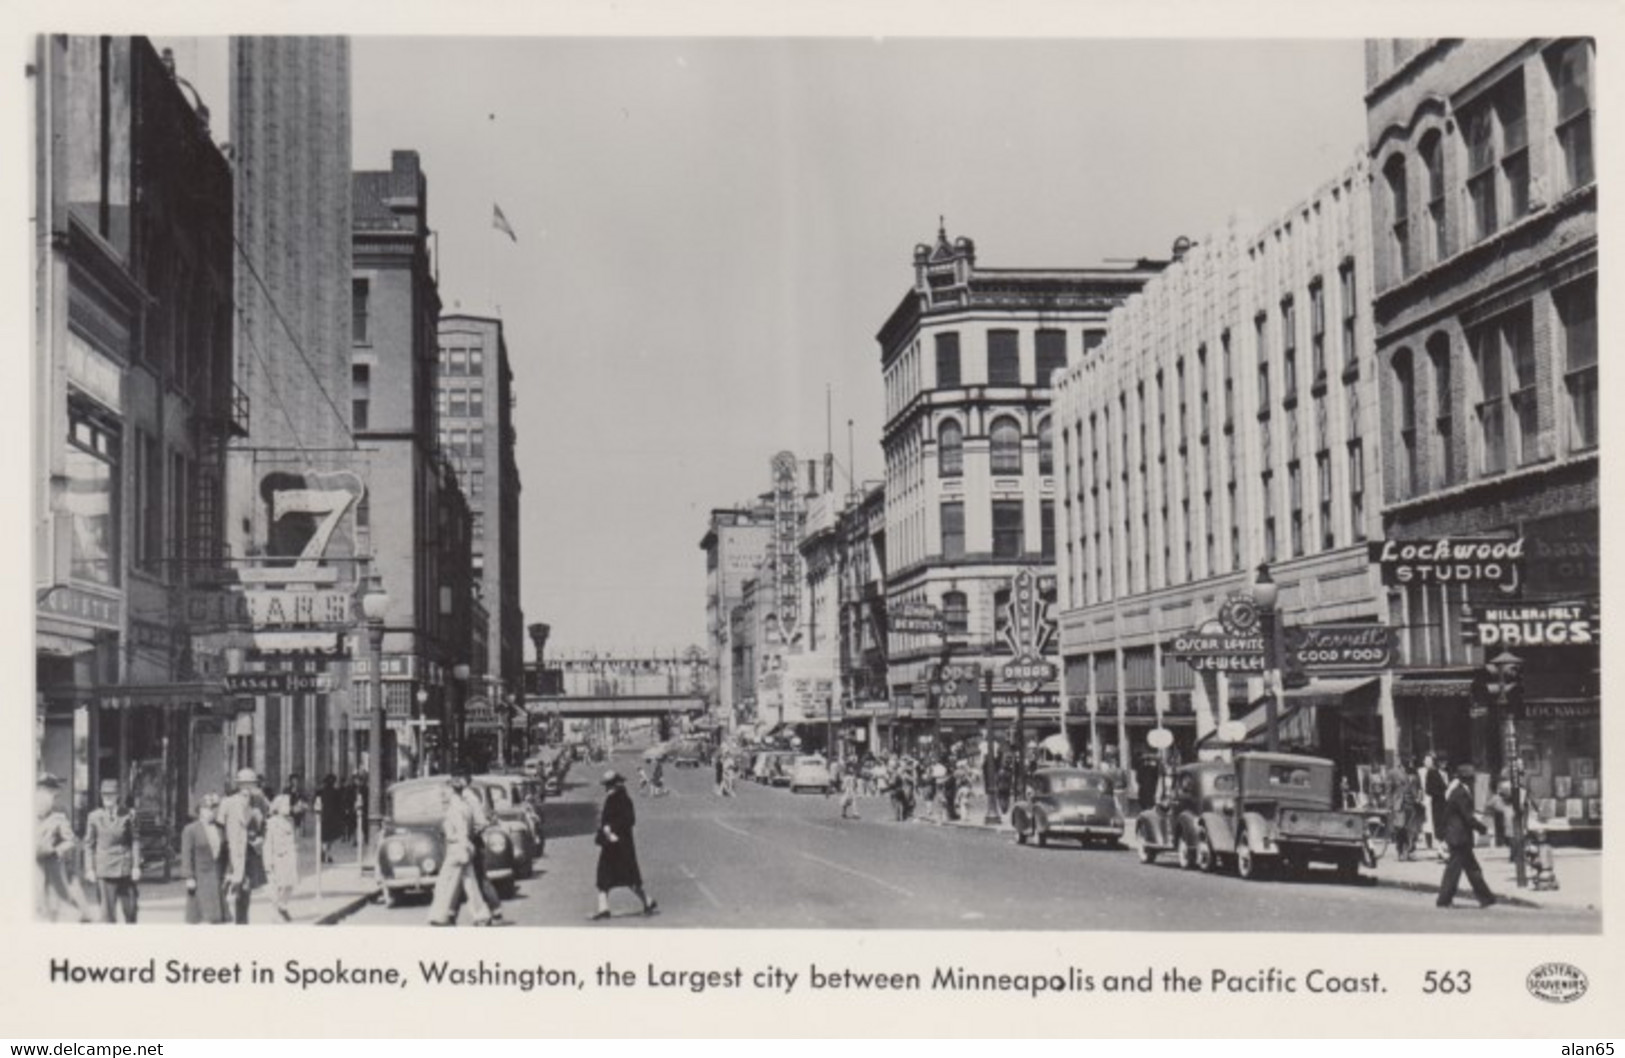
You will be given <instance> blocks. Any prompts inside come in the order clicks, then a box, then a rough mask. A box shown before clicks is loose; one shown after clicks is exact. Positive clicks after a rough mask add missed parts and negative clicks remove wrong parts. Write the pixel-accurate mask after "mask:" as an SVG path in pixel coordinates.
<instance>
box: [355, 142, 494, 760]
mask: <svg viewBox="0 0 1625 1058" xmlns="http://www.w3.org/2000/svg"><path fill="white" fill-rule="evenodd" d="M352 212H353V223H354V229H355V232H354V240H355V241H354V250H353V256H354V269H355V271H354V278H353V281H352V286H351V297H352V310H351V315H352V334H351V373H352V375H351V397H352V413H351V414H352V418H353V421H354V423H355V426H354V432H355V437H356V441H357V443H358V444H360V445H361V447H362V448H363V449H364V450H365V461H364V463H363V465H364V467H365V468H366V474H365V476H366V482H367V495H366V498H365V500H364V501H363V502H362V505H361V512H360V517H359V518H358V519H357V520H358V523H359V530H358V547H359V550H360V551H361V553H362V554H365V555H370V556H372V563H371V565H372V569H373V570H374V572H375V573H376V575H377V576H379V577H380V578H381V586H382V588H383V589H384V591H385V592H387V593H388V595H389V608H388V614H387V616H386V617H385V619H384V647H383V682H384V699H385V709H386V713H387V716H388V731H387V732H386V745H385V747H384V750H383V754H382V764H383V767H384V768H385V770H386V772H387V773H388V774H389V775H396V774H399V773H400V772H401V771H402V770H404V769H407V768H412V767H421V766H423V763H424V760H425V756H426V754H431V755H436V756H438V757H439V758H440V762H441V763H442V764H445V763H449V762H450V758H451V756H452V755H453V753H454V752H455V750H456V748H457V747H455V746H452V745H451V743H452V741H454V737H455V732H456V730H457V728H458V726H459V725H458V709H459V706H460V705H461V699H462V698H463V697H464V695H466V693H467V691H468V688H467V687H466V686H464V685H462V681H460V680H456V679H455V678H454V677H455V674H456V672H457V670H458V668H459V667H460V666H466V665H471V663H472V659H471V657H470V654H471V651H472V645H471V642H470V636H469V611H470V607H471V605H472V602H473V586H472V579H471V576H470V572H471V571H470V555H471V548H470V517H469V509H468V504H467V502H466V501H465V499H464V498H463V493H462V489H461V488H460V487H459V485H458V482H457V473H456V471H455V470H453V469H452V467H451V463H450V462H449V461H448V459H447V458H446V456H445V454H444V453H443V452H442V451H441V449H440V444H439V430H438V428H437V426H436V422H435V380H436V377H437V376H438V373H439V359H440V352H439V350H440V346H439V337H438V335H439V317H440V295H439V293H438V289H437V283H436V279H435V274H434V270H433V267H432V264H431V261H430V257H429V223H428V181H427V179H426V178H425V176H424V174H423V171H422V170H421V168H419V165H418V156H417V152H415V151H395V152H394V154H393V156H392V158H391V166H390V168H389V169H387V170H382V171H368V172H357V173H356V174H355V176H354V198H353V205H352ZM355 669H356V675H357V679H356V682H357V688H356V701H357V703H358V707H362V708H364V707H365V704H366V702H367V701H368V697H367V688H366V686H365V685H366V683H367V681H368V680H369V679H370V678H371V664H370V659H368V658H365V657H359V658H357V660H356V664H355ZM424 725H428V728H426V727H425V726H424ZM358 726H359V729H360V730H359V734H360V735H361V737H362V738H363V739H364V738H365V736H366V726H365V724H364V723H362V724H360V725H358ZM430 729H432V730H433V735H432V736H431V735H430V734H429V730H430Z"/></svg>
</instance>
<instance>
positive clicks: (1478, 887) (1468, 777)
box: [1434, 764, 1495, 907]
mask: <svg viewBox="0 0 1625 1058" xmlns="http://www.w3.org/2000/svg"><path fill="white" fill-rule="evenodd" d="M1472 781H1473V766H1472V765H1471V764H1458V765H1456V778H1455V781H1454V782H1452V783H1451V784H1450V785H1449V787H1448V788H1447V789H1446V790H1445V795H1444V808H1443V810H1442V813H1441V814H1442V815H1443V819H1442V820H1438V819H1436V820H1435V821H1434V824H1435V826H1436V827H1437V828H1438V832H1439V838H1440V840H1442V841H1443V842H1444V843H1445V845H1446V846H1448V847H1449V849H1450V858H1449V860H1447V861H1446V863H1445V867H1444V877H1443V878H1442V879H1440V881H1439V899H1438V906H1440V907H1449V906H1450V905H1451V903H1452V902H1453V901H1454V900H1455V899H1456V889H1457V888H1458V887H1459V886H1460V885H1461V875H1462V872H1463V871H1465V872H1467V882H1468V884H1470V885H1471V886H1472V887H1473V895H1474V896H1476V897H1477V898H1478V906H1479V907H1489V906H1490V905H1491V904H1493V903H1495V894H1494V893H1492V892H1490V887H1489V886H1488V885H1487V884H1485V882H1484V871H1483V869H1482V868H1480V867H1479V865H1478V857H1477V856H1476V855H1474V854H1473V836H1474V835H1475V834H1482V833H1484V832H1485V831H1487V830H1488V829H1489V828H1488V827H1486V826H1485V825H1484V823H1483V822H1482V821H1481V820H1480V819H1479V818H1478V816H1477V815H1476V814H1475V813H1474V812H1473V792H1472V790H1471V789H1470V788H1469V784H1470V783H1471V782H1472Z"/></svg>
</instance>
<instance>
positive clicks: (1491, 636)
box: [1475, 605, 1598, 648]
mask: <svg viewBox="0 0 1625 1058" xmlns="http://www.w3.org/2000/svg"><path fill="white" fill-rule="evenodd" d="M1476 618H1477V619H1476V622H1475V623H1476V625H1477V632H1478V642H1479V645H1480V646H1483V647H1485V648H1489V647H1571V646H1572V647H1582V646H1589V645H1591V644H1592V643H1595V642H1596V641H1597V633H1598V622H1597V620H1596V619H1595V617H1594V616H1593V615H1592V614H1591V613H1590V612H1589V611H1588V610H1587V609H1586V607H1584V606H1577V605H1570V606H1492V607H1487V608H1485V609H1482V610H1479V611H1478V613H1477V615H1476Z"/></svg>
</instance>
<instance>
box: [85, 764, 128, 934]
mask: <svg viewBox="0 0 1625 1058" xmlns="http://www.w3.org/2000/svg"><path fill="white" fill-rule="evenodd" d="M101 794H102V806H101V807H100V808H98V809H96V810H95V811H93V812H91V813H90V818H89V819H87V820H86V821H85V881H87V882H95V883H97V884H98V885H99V886H100V887H101V894H102V921H103V922H116V921H118V917H117V914H118V913H119V912H122V913H123V915H124V921H125V922H126V923H129V924H133V923H134V922H135V916H136V910H137V907H138V905H139V901H140V897H139V895H138V893H139V886H140V882H141V839H140V836H139V835H138V834H137V833H136V828H135V813H134V812H132V811H130V809H129V806H128V805H126V804H125V803H124V800H123V798H122V797H121V796H120V789H119V782H118V780H117V779H103V780H102V785H101Z"/></svg>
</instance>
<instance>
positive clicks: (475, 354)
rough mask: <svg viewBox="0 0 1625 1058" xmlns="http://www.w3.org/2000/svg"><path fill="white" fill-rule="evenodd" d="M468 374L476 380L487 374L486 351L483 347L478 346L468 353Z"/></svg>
mask: <svg viewBox="0 0 1625 1058" xmlns="http://www.w3.org/2000/svg"><path fill="white" fill-rule="evenodd" d="M468 373H469V374H470V375H473V376H474V377H475V378H479V377H481V376H483V375H484V374H485V349H484V348H483V347H482V346H478V345H476V346H474V347H473V348H472V349H470V350H469V351H468Z"/></svg>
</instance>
